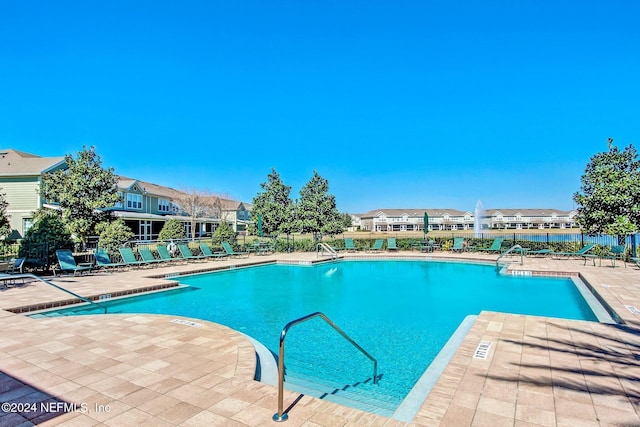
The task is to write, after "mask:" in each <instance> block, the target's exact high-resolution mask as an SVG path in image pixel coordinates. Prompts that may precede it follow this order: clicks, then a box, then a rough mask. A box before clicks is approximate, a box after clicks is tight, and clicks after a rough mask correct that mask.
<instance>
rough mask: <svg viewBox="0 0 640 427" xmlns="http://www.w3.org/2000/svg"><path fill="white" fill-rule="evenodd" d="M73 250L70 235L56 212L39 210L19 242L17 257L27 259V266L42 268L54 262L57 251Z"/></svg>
mask: <svg viewBox="0 0 640 427" xmlns="http://www.w3.org/2000/svg"><path fill="white" fill-rule="evenodd" d="M71 248H73V240H72V239H71V233H69V231H68V230H67V228H66V227H65V225H64V222H63V221H62V218H61V217H60V216H59V215H58V213H57V212H53V211H47V210H40V211H36V212H35V214H34V222H33V225H32V226H31V228H29V230H27V232H26V233H25V235H24V238H23V239H22V240H21V241H20V250H19V251H18V252H19V255H20V256H21V257H25V258H27V264H28V265H30V266H34V267H43V266H46V265H51V264H53V263H55V262H56V260H55V252H56V250H57V249H71Z"/></svg>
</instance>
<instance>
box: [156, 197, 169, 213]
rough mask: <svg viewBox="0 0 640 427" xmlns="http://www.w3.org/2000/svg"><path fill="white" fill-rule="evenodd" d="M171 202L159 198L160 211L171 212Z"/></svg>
mask: <svg viewBox="0 0 640 427" xmlns="http://www.w3.org/2000/svg"><path fill="white" fill-rule="evenodd" d="M170 209H171V203H170V202H169V200H167V199H158V212H169V210H170Z"/></svg>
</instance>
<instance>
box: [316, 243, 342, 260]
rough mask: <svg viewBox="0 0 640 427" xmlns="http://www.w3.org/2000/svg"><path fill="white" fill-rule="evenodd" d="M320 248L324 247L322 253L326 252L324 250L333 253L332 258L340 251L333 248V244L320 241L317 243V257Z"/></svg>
mask: <svg viewBox="0 0 640 427" xmlns="http://www.w3.org/2000/svg"><path fill="white" fill-rule="evenodd" d="M320 248H322V253H323V254H324V251H327V252H329V253H330V254H331V259H335V258H336V257H337V256H338V252H336V250H335V249H333V248H332V247H331V246H329V245H327V244H326V243H323V242H320V243H318V244H317V245H316V257H317V256H318V252H320Z"/></svg>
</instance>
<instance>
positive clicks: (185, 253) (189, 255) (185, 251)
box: [178, 243, 207, 261]
mask: <svg viewBox="0 0 640 427" xmlns="http://www.w3.org/2000/svg"><path fill="white" fill-rule="evenodd" d="M178 250H179V251H180V255H182V258H184V259H186V260H190V259H192V260H195V261H200V260H205V261H206V258H207V257H206V256H204V255H194V254H193V252H191V249H189V246H188V245H187V244H186V243H180V244H179V245H178Z"/></svg>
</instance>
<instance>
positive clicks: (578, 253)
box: [551, 243, 596, 265]
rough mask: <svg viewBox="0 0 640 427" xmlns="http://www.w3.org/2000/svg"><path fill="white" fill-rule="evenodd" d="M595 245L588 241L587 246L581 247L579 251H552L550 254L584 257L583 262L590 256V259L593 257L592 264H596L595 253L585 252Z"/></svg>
mask: <svg viewBox="0 0 640 427" xmlns="http://www.w3.org/2000/svg"><path fill="white" fill-rule="evenodd" d="M595 246H596V244H595V243H589V244H588V245H587V246H585V247H584V248H582V249H580V250H579V251H576V252H552V253H551V254H552V255H554V256H556V257H566V258H571V257H576V258H582V259H584V263H585V264H586V263H587V259H589V258H591V259H593V265H596V255H593V254H588V253H587V252H589V251H590V250H591V249H593V248H594V247H595Z"/></svg>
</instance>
